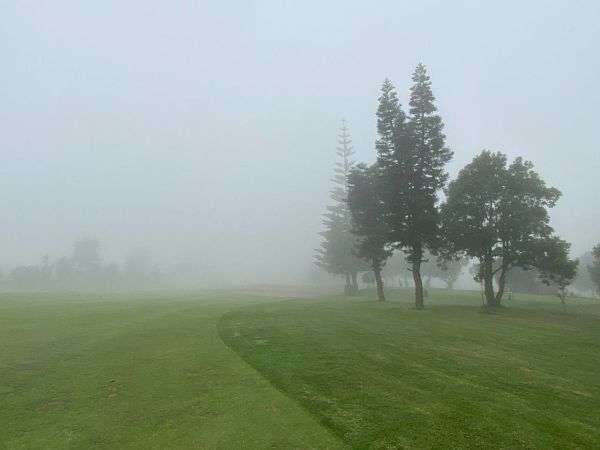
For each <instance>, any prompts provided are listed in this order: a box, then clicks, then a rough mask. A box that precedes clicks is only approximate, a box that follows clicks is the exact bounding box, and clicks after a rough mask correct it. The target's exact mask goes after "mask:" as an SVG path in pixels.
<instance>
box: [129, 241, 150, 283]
mask: <svg viewBox="0 0 600 450" xmlns="http://www.w3.org/2000/svg"><path fill="white" fill-rule="evenodd" d="M153 270H154V265H153V262H152V254H151V253H150V251H149V250H148V249H146V248H142V247H138V248H134V249H133V250H131V251H130V252H129V255H128V256H127V259H126V260H125V265H124V266H123V276H124V277H125V278H126V279H127V281H128V282H130V283H134V284H139V283H144V282H146V281H148V280H150V278H151V274H152V271H153Z"/></svg>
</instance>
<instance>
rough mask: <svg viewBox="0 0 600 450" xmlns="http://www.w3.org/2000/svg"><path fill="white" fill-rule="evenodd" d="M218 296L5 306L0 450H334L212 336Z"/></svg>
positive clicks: (28, 299) (81, 298)
mask: <svg viewBox="0 0 600 450" xmlns="http://www.w3.org/2000/svg"><path fill="white" fill-rule="evenodd" d="M273 301H274V300H273V299H271V300H269V299H259V298H256V297H244V296H242V295H225V294H220V295H216V294H204V295H200V294H194V295H192V294H189V295H183V294H177V293H164V294H153V295H139V296H116V295H110V296H103V295H17V296H15V295H1V296H0V448H1V449H7V450H15V449H90V448H104V449H111V450H117V449H126V448H136V449H171V448H180V449H191V448H202V449H204V448H210V449H217V448H221V449H265V448H299V449H305V448H335V447H338V446H339V445H340V441H339V439H338V438H337V437H335V436H334V435H333V434H332V433H331V432H330V431H329V430H327V429H326V428H325V427H323V426H322V425H321V424H319V422H318V421H317V420H316V419H315V418H314V417H313V416H311V415H310V414H309V413H307V412H306V411H305V410H304V409H302V408H301V407H300V406H298V405H297V404H296V403H295V402H294V401H292V400H290V399H289V398H288V397H286V396H285V395H284V394H282V393H281V392H279V391H278V390H276V389H275V388H274V387H273V386H272V385H271V384H270V383H268V382H267V381H266V380H265V379H264V378H262V377H261V376H260V374H258V373H257V372H256V371H255V370H254V369H252V368H251V367H250V366H248V365H247V364H246V363H245V362H244V361H243V360H242V359H240V358H239V357H238V356H237V355H236V354H235V353H234V352H232V351H231V350H230V349H229V348H228V347H226V346H225V344H224V343H223V342H222V340H221V339H220V338H219V336H218V334H217V328H216V325H217V322H218V320H219V318H220V317H221V316H222V315H223V314H224V313H225V312H227V311H229V310H231V309H235V308H238V307H240V306H243V305H248V304H252V303H254V304H256V303H260V302H273Z"/></svg>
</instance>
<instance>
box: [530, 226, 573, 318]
mask: <svg viewBox="0 0 600 450" xmlns="http://www.w3.org/2000/svg"><path fill="white" fill-rule="evenodd" d="M534 245H536V246H537V247H538V248H537V249H536V251H535V252H533V254H534V255H536V256H537V259H536V260H535V261H534V262H533V265H535V267H536V268H537V269H538V271H539V272H540V278H541V279H542V281H543V282H544V283H545V284H547V285H548V286H556V288H557V295H558V298H560V302H561V303H562V305H563V308H566V304H565V300H566V298H567V287H568V286H569V285H570V284H571V283H572V282H573V280H574V279H575V276H576V275H577V266H578V265H579V261H578V260H572V259H569V249H570V247H571V244H569V243H568V242H565V241H563V240H562V239H559V238H558V237H556V236H552V237H549V238H547V239H541V240H539V241H537V242H535V244H534Z"/></svg>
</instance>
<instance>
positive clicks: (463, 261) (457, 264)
mask: <svg viewBox="0 0 600 450" xmlns="http://www.w3.org/2000/svg"><path fill="white" fill-rule="evenodd" d="M468 264H469V260H468V258H465V257H458V258H449V259H444V258H438V259H437V261H436V266H437V268H438V270H437V271H436V278H438V279H440V280H442V281H443V282H444V283H446V288H447V289H454V284H455V283H456V281H457V280H458V278H459V277H460V274H461V273H462V271H463V269H464V268H465V267H466V266H467V265H468Z"/></svg>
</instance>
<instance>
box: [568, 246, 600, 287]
mask: <svg viewBox="0 0 600 450" xmlns="http://www.w3.org/2000/svg"><path fill="white" fill-rule="evenodd" d="M578 259H579V265H580V266H582V267H585V269H586V270H578V271H577V276H576V277H575V280H573V287H574V288H575V289H576V290H577V291H578V293H579V294H580V295H590V294H591V295H594V294H596V291H597V287H596V285H595V284H594V282H593V281H592V277H591V275H590V271H589V266H591V265H593V263H594V255H593V254H592V252H591V251H589V252H585V253H584V254H583V255H581V256H580V257H579V258H578Z"/></svg>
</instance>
